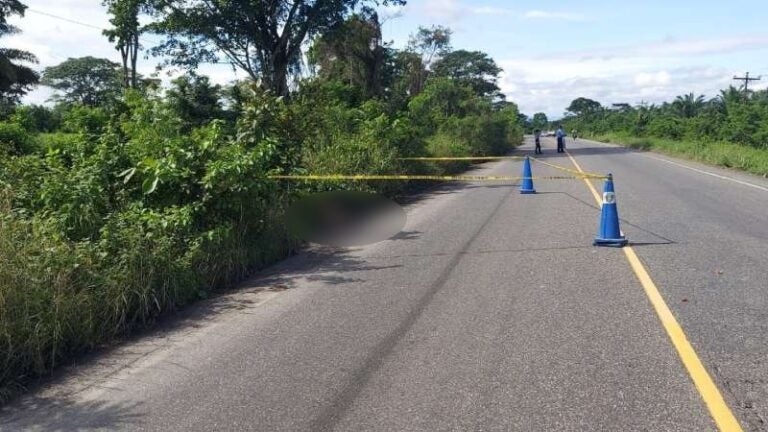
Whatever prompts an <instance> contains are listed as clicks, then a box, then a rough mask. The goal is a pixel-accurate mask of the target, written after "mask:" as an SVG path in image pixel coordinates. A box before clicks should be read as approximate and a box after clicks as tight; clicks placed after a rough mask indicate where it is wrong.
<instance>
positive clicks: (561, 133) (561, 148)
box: [555, 125, 567, 153]
mask: <svg viewBox="0 0 768 432" xmlns="http://www.w3.org/2000/svg"><path fill="white" fill-rule="evenodd" d="M555 136H556V137H557V152H558V153H563V152H565V137H566V136H567V135H566V133H565V130H563V125H560V126H558V127H557V132H555Z"/></svg>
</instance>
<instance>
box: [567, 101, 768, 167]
mask: <svg viewBox="0 0 768 432" xmlns="http://www.w3.org/2000/svg"><path fill="white" fill-rule="evenodd" d="M568 112H569V115H568V116H567V117H566V118H565V119H564V120H563V124H564V125H565V126H566V128H567V130H569V131H570V130H573V129H576V130H578V131H579V134H580V135H581V136H584V137H587V138H593V139H596V140H598V141H604V142H611V143H616V144H621V145H625V146H628V147H632V148H636V149H642V150H655V151H659V152H662V153H667V154H670V155H675V156H682V157H686V158H689V159H693V160H698V161H701V162H706V163H710V164H713V165H719V166H724V167H728V168H736V169H740V170H744V171H748V172H751V173H754V174H758V175H762V176H768V90H761V91H754V92H753V91H750V92H749V93H745V92H743V91H741V90H739V89H736V88H734V87H730V88H728V89H726V90H723V91H721V92H720V95H719V96H717V97H715V98H713V99H709V100H707V99H705V98H704V96H695V95H694V94H692V93H691V94H688V95H682V96H678V97H677V98H676V99H675V100H674V101H672V102H669V103H666V102H665V103H663V104H661V105H650V106H639V107H631V106H629V105H618V106H614V107H612V108H611V109H608V108H605V107H603V106H602V105H601V104H600V103H599V102H597V101H593V100H590V99H586V98H579V99H576V100H574V101H573V102H572V103H571V105H570V106H569V107H568Z"/></svg>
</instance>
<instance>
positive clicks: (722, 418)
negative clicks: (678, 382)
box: [566, 151, 743, 432]
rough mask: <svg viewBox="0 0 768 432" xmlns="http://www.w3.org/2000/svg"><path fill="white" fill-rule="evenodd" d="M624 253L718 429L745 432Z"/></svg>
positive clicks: (641, 270)
mask: <svg viewBox="0 0 768 432" xmlns="http://www.w3.org/2000/svg"><path fill="white" fill-rule="evenodd" d="M566 154H567V155H568V158H570V159H571V162H573V165H574V166H575V167H576V169H578V170H579V171H582V169H581V167H580V166H579V164H578V162H576V159H574V158H573V156H571V154H570V153H568V152H567V151H566ZM582 172H583V171H582ZM584 182H585V183H586V184H587V186H588V187H589V190H590V191H591V192H592V195H594V197H595V201H597V204H598V205H601V204H602V199H601V197H600V195H599V194H598V193H597V190H596V189H595V187H594V186H593V185H592V182H591V181H590V180H589V179H588V178H585V179H584ZM622 249H624V254H625V255H626V257H627V261H629V265H630V266H631V267H632V270H633V271H634V272H635V276H637V279H638V280H639V281H640V284H641V285H642V286H643V289H644V290H645V294H646V296H648V300H650V302H651V305H653V308H654V309H655V310H656V314H657V315H658V316H659V320H660V321H661V324H662V326H664V330H666V332H667V335H668V336H669V339H670V340H671V341H672V345H674V347H675V349H676V350H677V353H678V355H679V356H680V360H682V362H683V366H685V369H686V370H687V371H688V374H689V375H690V377H691V380H692V381H693V384H694V385H695V386H696V389H697V390H698V391H699V394H700V395H701V398H702V399H703V400H704V403H705V404H706V405H707V409H709V414H710V415H711V416H712V419H713V420H714V421H715V424H717V427H718V428H719V429H720V430H721V431H727V432H732V431H733V432H741V431H743V429H742V428H741V425H739V422H738V421H737V420H736V417H735V416H734V415H733V412H732V411H731V409H730V408H729V407H728V404H726V403H725V399H723V395H722V394H721V393H720V390H719V389H718V388H717V385H715V382H714V381H713V380H712V377H711V376H709V373H708V372H707V369H706V368H705V367H704V364H703V363H702V362H701V360H700V359H699V356H698V355H697V354H696V350H694V349H693V346H692V345H691V343H690V342H689V341H688V337H686V335H685V332H684V331H683V328H682V327H681V326H680V324H679V323H678V322H677V319H676V318H675V315H674V314H673V313H672V311H671V310H670V309H669V306H667V303H666V302H665V301H664V298H663V297H662V296H661V293H660V292H659V288H658V287H656V284H655V283H654V282H653V279H651V276H650V275H649V274H648V271H647V270H646V268H645V266H644V265H643V263H642V262H641V261H640V258H638V256H637V254H636V253H635V250H634V249H632V247H631V246H624V247H623V248H622Z"/></svg>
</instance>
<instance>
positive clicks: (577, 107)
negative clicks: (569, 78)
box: [566, 97, 603, 117]
mask: <svg viewBox="0 0 768 432" xmlns="http://www.w3.org/2000/svg"><path fill="white" fill-rule="evenodd" d="M566 109H567V110H568V112H571V113H573V114H576V115H577V116H579V117H582V116H585V115H590V114H594V113H597V112H599V111H600V110H601V109H603V107H602V105H600V102H598V101H595V100H592V99H588V98H584V97H580V98H576V99H574V100H573V101H572V102H571V104H570V105H568V108H566Z"/></svg>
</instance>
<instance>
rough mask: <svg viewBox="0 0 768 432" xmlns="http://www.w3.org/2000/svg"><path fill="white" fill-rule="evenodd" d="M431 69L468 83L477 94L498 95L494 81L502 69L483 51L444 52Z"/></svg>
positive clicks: (495, 81)
mask: <svg viewBox="0 0 768 432" xmlns="http://www.w3.org/2000/svg"><path fill="white" fill-rule="evenodd" d="M432 71H433V73H434V74H435V75H437V76H444V77H450V78H453V79H455V80H457V81H458V82H460V83H462V84H465V85H468V86H469V87H471V88H472V90H474V92H475V93H476V94H477V95H479V96H489V97H499V96H500V93H499V86H498V85H496V83H497V81H498V79H499V74H500V73H501V71H502V70H501V68H500V67H498V66H497V65H496V62H495V61H493V59H492V58H491V57H490V56H489V55H488V54H486V53H484V52H480V51H466V50H456V51H451V52H448V53H445V54H444V55H443V56H442V57H441V58H440V59H439V60H438V61H437V62H435V64H434V66H433V68H432Z"/></svg>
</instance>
